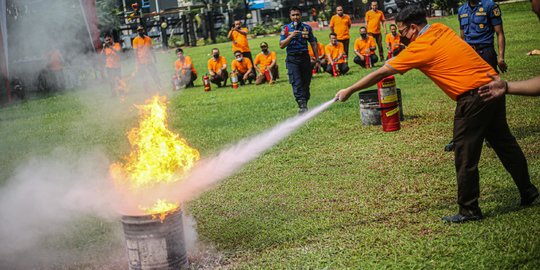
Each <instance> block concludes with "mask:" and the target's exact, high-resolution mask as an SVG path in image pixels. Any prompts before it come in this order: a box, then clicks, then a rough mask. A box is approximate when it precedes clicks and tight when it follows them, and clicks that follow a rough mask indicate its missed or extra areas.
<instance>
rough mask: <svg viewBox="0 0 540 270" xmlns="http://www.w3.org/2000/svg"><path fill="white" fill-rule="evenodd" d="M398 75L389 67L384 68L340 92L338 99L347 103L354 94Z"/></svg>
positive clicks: (337, 94)
mask: <svg viewBox="0 0 540 270" xmlns="http://www.w3.org/2000/svg"><path fill="white" fill-rule="evenodd" d="M396 73H397V71H396V70H395V69H391V68H388V67H387V66H382V67H381V68H379V69H377V70H375V71H374V72H371V73H369V74H368V75H367V76H365V77H363V78H362V79H360V80H359V81H357V82H356V83H354V84H353V85H351V86H349V87H347V88H345V89H341V90H339V92H337V93H336V99H337V100H340V101H346V100H347V99H348V98H349V97H350V96H351V95H352V94H353V93H354V92H357V91H360V90H362V89H364V88H367V87H370V86H372V85H374V84H376V83H378V82H379V81H381V80H382V79H383V78H386V77H388V76H390V75H394V74H396Z"/></svg>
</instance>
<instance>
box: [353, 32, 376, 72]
mask: <svg viewBox="0 0 540 270" xmlns="http://www.w3.org/2000/svg"><path fill="white" fill-rule="evenodd" d="M354 54H355V55H356V56H355V57H354V63H355V64H357V65H360V66H361V67H363V68H365V67H366V57H369V58H370V59H369V60H370V63H371V66H373V65H375V63H377V61H379V58H377V55H376V54H375V39H373V37H371V36H368V34H367V30H366V28H365V27H363V26H362V27H360V37H359V38H357V39H356V41H354Z"/></svg>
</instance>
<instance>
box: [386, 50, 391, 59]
mask: <svg viewBox="0 0 540 270" xmlns="http://www.w3.org/2000/svg"><path fill="white" fill-rule="evenodd" d="M390 58H392V51H391V50H390V51H388V55H387V56H386V60H388V59H390Z"/></svg>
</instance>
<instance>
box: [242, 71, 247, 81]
mask: <svg viewBox="0 0 540 270" xmlns="http://www.w3.org/2000/svg"><path fill="white" fill-rule="evenodd" d="M242 78H244V81H246V80H247V79H248V73H247V72H246V74H244V77H242Z"/></svg>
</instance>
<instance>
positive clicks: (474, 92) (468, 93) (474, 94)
mask: <svg viewBox="0 0 540 270" xmlns="http://www.w3.org/2000/svg"><path fill="white" fill-rule="evenodd" d="M476 95H478V88H476V89H473V90H469V91H467V92H465V93H463V94H461V95H459V96H458V97H457V99H456V100H460V99H461V98H464V97H469V96H476Z"/></svg>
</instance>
